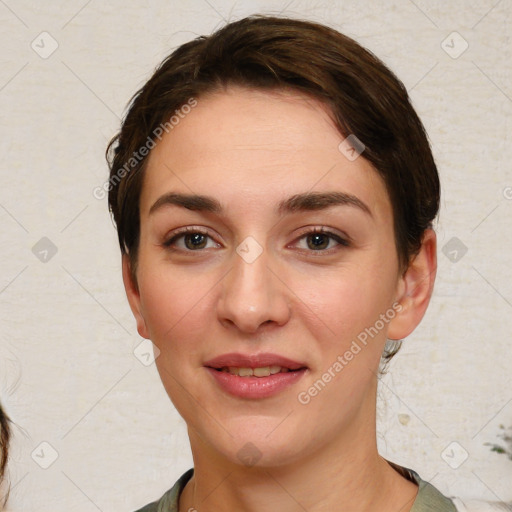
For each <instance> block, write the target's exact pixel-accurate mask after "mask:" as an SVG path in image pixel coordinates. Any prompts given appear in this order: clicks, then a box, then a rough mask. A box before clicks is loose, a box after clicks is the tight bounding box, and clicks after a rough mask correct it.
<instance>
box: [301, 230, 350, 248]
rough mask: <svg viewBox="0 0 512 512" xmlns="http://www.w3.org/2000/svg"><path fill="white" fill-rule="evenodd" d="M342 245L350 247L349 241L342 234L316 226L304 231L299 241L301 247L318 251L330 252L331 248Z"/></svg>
mask: <svg viewBox="0 0 512 512" xmlns="http://www.w3.org/2000/svg"><path fill="white" fill-rule="evenodd" d="M340 245H342V246H344V247H348V246H349V242H348V241H347V240H346V239H344V238H343V237H342V236H340V235H338V234H336V233H332V232H330V231H326V230H324V229H323V228H320V229H318V228H315V229H313V230H310V231H308V232H306V233H304V234H303V235H302V236H301V237H300V238H299V239H298V242H297V247H298V248H299V249H303V250H307V251H317V252H323V251H326V252H327V251H329V252H330V249H335V248H336V247H338V246H340Z"/></svg>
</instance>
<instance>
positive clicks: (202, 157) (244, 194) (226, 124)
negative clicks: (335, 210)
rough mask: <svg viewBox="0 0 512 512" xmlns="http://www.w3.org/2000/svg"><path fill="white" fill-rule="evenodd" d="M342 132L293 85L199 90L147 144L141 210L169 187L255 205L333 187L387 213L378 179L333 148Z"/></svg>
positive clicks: (362, 161)
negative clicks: (170, 124) (183, 111)
mask: <svg viewBox="0 0 512 512" xmlns="http://www.w3.org/2000/svg"><path fill="white" fill-rule="evenodd" d="M344 138H345V137H344V136H343V135H342V134H340V133H339V131H338V129H337V128H336V126H335V124H334V122H333V121H332V118H331V115H330V112H329V110H328V109H327V108H326V107H325V105H323V104H322V103H321V102H320V101H318V100H315V99H313V98H310V97H308V96H306V95H303V94H300V93H298V92H293V91H260V90H253V89H245V88H240V87H230V88H228V89H226V90H225V91H222V92H216V93H212V94H209V95H206V96H204V97H200V98H198V99H197V106H196V107H195V108H193V109H192V110H191V111H190V112H189V113H188V114H186V115H183V117H182V118H181V119H180V121H179V123H178V124H176V125H175V126H174V128H173V129H172V130H170V131H169V133H167V134H166V135H165V136H164V137H163V138H162V140H161V141H160V142H159V143H158V144H157V145H156V147H155V148H154V149H153V150H152V151H151V154H150V156H149V160H148V165H147V167H146V175H145V178H144V185H143V191H142V197H141V212H142V214H144V212H147V211H148V209H149V208H150V207H151V204H152V202H153V201H154V200H155V199H156V198H157V197H158V196H159V195H161V194H163V193H165V192H168V191H181V192H186V193H198V194H208V195H218V196H220V197H221V198H222V202H226V203H227V204H232V203H233V201H235V202H236V201H237V200H238V201H240V200H244V201H245V204H250V203H251V202H252V203H254V204H257V203H258V202H261V203H268V202H269V201H270V200H271V198H274V199H276V201H277V200H282V199H284V198H285V197H288V196H290V195H293V194H298V193H304V192H305V191H325V190H338V191H342V192H347V193H351V194H353V195H356V196H357V197H360V198H361V200H362V201H364V202H365V203H367V204H369V205H370V206H371V207H372V208H373V209H377V210H378V213H379V212H380V213H381V214H382V215H390V214H391V210H390V205H389V200H388V197H387V193H386V191H385V186H384V183H383V181H382V180H381V178H380V176H379V175H378V174H377V172H376V171H375V170H374V169H373V167H372V166H371V164H370V163H369V162H367V161H366V160H365V159H364V158H362V157H359V158H357V159H356V160H353V161H352V160H349V159H348V158H347V157H346V156H345V154H344V153H343V152H342V151H340V149H339V145H340V143H341V142H342V141H343V139H344Z"/></svg>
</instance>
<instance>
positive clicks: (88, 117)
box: [0, 0, 512, 512]
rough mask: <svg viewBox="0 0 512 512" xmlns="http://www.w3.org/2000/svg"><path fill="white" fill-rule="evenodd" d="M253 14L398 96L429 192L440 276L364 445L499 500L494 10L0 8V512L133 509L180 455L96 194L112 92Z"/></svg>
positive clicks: (493, 1) (193, 5)
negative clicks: (428, 172) (5, 475)
mask: <svg viewBox="0 0 512 512" xmlns="http://www.w3.org/2000/svg"><path fill="white" fill-rule="evenodd" d="M255 12H266V13H278V12H282V13H283V14H287V15H291V16H299V17H303V18H308V19H311V20H316V21H319V22H323V23H326V24H329V25H332V26H333V27H335V28H337V29H339V30H341V31H342V32H344V33H346V34H347V35H350V36H352V37H354V38H355V39H356V40H358V41H359V42H360V43H362V44H363V45H365V46H366V47H368V48H369V49H371V50H372V51H374V52H375V53H376V54H377V55H378V56H379V57H381V58H382V59H383V60H384V61H385V62H386V63H387V64H388V65H389V66H390V67H391V68H392V69H393V70H394V71H395V72H396V73H397V75H398V76H399V77H400V78H401V79H402V80H403V82H404V83H405V85H406V87H407V88H408V90H409V91H410V94H411V96H412V99H413V102H414V105H415V106H416V108H417V110H418V112H419V114H420V116H421V117H422V119H423V121H424V123H425V126H426V128H427V131H428V132H429V135H430V138H431V141H432V146H433V151H434V154H435V157H436V160H437V162H438V165H439V170H440V173H441V179H442V185H443V198H442V211H441V219H440V222H439V225H438V226H437V231H438V235H439V269H438V281H437V285H436V289H435V294H434V297H433V300H432V304H431V307H430V309H429V312H428V314H427V316H426V318H425V319H424V322H423V323H422V325H421V326H420V328H419V329H418V330H417V331H416V332H415V333H414V334H413V335H412V336H411V337H410V338H409V339H408V340H407V341H406V342H405V344H404V347H403V349H402V352H401V353H400V354H399V355H398V356H397V358H396V360H395V362H394V363H393V365H392V367H391V369H390V373H389V375H388V376H387V377H386V378H385V379H384V380H383V381H382V383H381V387H380V395H381V398H382V400H381V402H380V404H379V443H380V448H381V452H382V454H383V455H385V456H386V457H388V458H389V459H390V460H393V461H395V462H398V463H400V464H403V465H405V466H408V467H412V468H414V469H415V470H417V471H418V472H419V473H420V475H421V476H422V477H423V478H424V479H427V480H431V481H432V483H433V484H434V485H436V486H437V487H438V488H439V489H440V490H441V491H443V492H444V493H446V494H448V495H457V496H463V497H476V498H481V499H486V500H511V499H512V486H511V482H512V460H509V459H508V458H507V456H506V455H504V454H501V455H500V454H497V453H494V452H491V451H490V448H489V446H486V445H485V443H486V442H490V443H494V442H500V439H499V438H498V437H497V435H498V434H499V433H500V432H502V430H500V427H499V426H500V424H503V425H504V426H505V427H508V426H512V350H511V347H512V343H511V338H510V335H511V331H512V315H511V313H512V266H511V265H510V262H511V252H512V236H511V235H512V232H511V231H512V229H511V227H510V219H511V214H512V172H511V161H512V149H511V147H512V136H511V133H512V131H511V125H512V116H511V113H512V81H511V74H512V67H511V62H512V42H511V34H512V3H511V0H501V1H499V0H498V1H497V0H479V1H476V0H472V1H466V2H464V1H461V0H457V1H452V2H438V1H423V0H417V1H416V2H413V1H409V0H397V1H394V2H393V1H390V2H384V1H369V0H365V1H356V0H347V1H343V2H342V1H306V0H304V1H300V0H295V1H293V0H292V1H290V0H287V1H276V2H270V1H238V2H234V1H232V0H187V1H185V0H181V1H164V0H160V1H153V2H149V1H142V0H141V1H130V2H126V1H120V0H117V1H111V2H102V1H100V0H90V1H88V2H87V1H81V0H76V1H68V2H64V1H60V2H59V1H52V2H34V1H32V2H30V1H15V0H0V26H1V27H2V29H1V32H0V44H1V48H2V50H1V55H2V60H1V66H0V116H1V119H2V124H1V130H2V135H1V137H0V155H1V161H0V172H1V188H0V223H1V232H0V233H1V234H0V237H1V238H0V244H1V245H0V251H1V252H0V254H1V263H2V264H1V272H0V311H1V313H0V314H1V326H2V327H1V333H0V397H1V400H2V401H3V402H4V405H5V407H6V409H7V411H8V412H9V414H10V415H11V417H12V419H13V420H14V422H15V423H16V427H15V429H14V435H15V440H14V445H13V451H12V460H11V463H10V479H11V483H12V486H13V488H12V492H11V503H10V507H9V508H8V510H13V511H24V512H32V511H36V510H37V511H38V512H45V511H51V512H55V511H65V510H66V511H67V510H73V511H79V512H81V511H83V512H89V511H91V512H94V511H97V510H101V511H104V512H107V511H121V510H126V511H129V510H132V509H134V508H136V507H137V506H141V505H142V504H145V503H147V502H148V501H150V500H151V499H156V498H157V497H159V496H160V494H161V493H163V492H164V491H165V490H166V489H168V488H169V487H170V486H171V485H172V484H173V483H174V481H175V480H176V479H177V477H179V476H180V475H181V474H182V473H183V472H184V471H185V470H186V469H188V468H189V467H191V457H190V451H189V447H188V439H187V437H186V428H185V424H184V422H183V420H182V419H181V418H180V417H179V416H178V414H177V413H176V412H175V411H174V409H173V407H172V405H171V403H170V401H169V400H168V398H167V396H166V394H165V392H164V390H163V387H162V386H161V384H160V381H159V378H158V375H157V372H156V369H155V366H154V364H151V365H148V366H146V365H145V364H143V363H146V364H147V361H146V359H145V356H144V354H145V348H146V346H145V345H143V346H142V347H139V344H140V343H141V341H142V340H141V339H140V338H139V337H138V335H137V333H136V330H135V324H134V321H133V319H132V316H131V313H130V311H129V309H128V305H127V302H126V300H125V297H124V291H123V289H122V283H121V272H120V256H119V250H118V247H117V245H116V244H117V241H116V234H115V231H114V228H113V225H112V222H111V221H110V219H109V215H108V213H107V204H106V200H105V199H103V200H98V199H96V198H95V197H94V195H93V190H94V189H95V187H98V186H101V185H102V184H103V182H104V181H105V179H106V177H107V169H106V165H105V162H104V158H103V152H104V150H105V147H106V144H107V142H108V140H109V139H110V137H112V136H113V135H114V133H115V132H116V130H117V129H118V127H119V124H120V118H121V117H122V115H123V112H124V109H125V106H126V103H127V101H128V100H129V98H130V97H131V96H132V94H133V93H134V92H135V91H136V90H137V89H138V88H139V87H140V86H141V85H142V84H143V83H144V81H145V80H146V79H147V78H148V77H149V76H150V74H151V73H152V71H153V69H154V68H155V66H156V65H157V64H158V63H159V62H160V61H161V59H163V58H164V57H165V56H166V55H167V54H168V53H169V52H170V51H171V49H173V48H174V47H176V46H177V45H179V44H181V43H183V42H185V41H187V40H189V39H191V38H193V37H195V36H198V35H200V34H208V33H211V32H212V30H214V29H215V28H218V27H220V26H221V25H223V24H224V23H225V22H226V20H234V19H238V18H240V17H242V16H244V15H247V14H251V13H255ZM44 32H47V34H45V33H44ZM454 32H455V33H454ZM56 45H58V47H57V48H56V49H55V48H54V47H55V46H56ZM466 45H467V48H466ZM52 50H55V51H53V53H52ZM44 237H46V238H47V239H48V240H49V241H51V243H50V242H49V241H48V240H46V239H43V238H44ZM41 239H43V240H42V241H41ZM34 247H35V248H34ZM55 250H56V251H57V252H56V253H55V254H54V252H55ZM466 250H467V252H464V251H466ZM137 347H139V348H138V349H137ZM134 351H135V354H137V355H138V357H137V355H135V354H134ZM141 360H142V361H141ZM41 443H43V444H41ZM466 457H467V459H466ZM45 466H49V467H47V469H43V467H45Z"/></svg>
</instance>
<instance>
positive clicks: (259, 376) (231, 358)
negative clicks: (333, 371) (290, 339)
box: [204, 353, 309, 399]
mask: <svg viewBox="0 0 512 512" xmlns="http://www.w3.org/2000/svg"><path fill="white" fill-rule="evenodd" d="M204 366H205V368H206V369H207V370H208V372H209V373H210V375H211V376H212V377H213V379H214V381H215V382H216V383H217V384H218V385H219V387H220V389H221V390H223V391H224V392H226V393H228V394H229V395H231V396H235V397H238V398H246V399H257V398H268V397H270V396H273V395H276V394H278V393H280V392H281V391H283V390H284V389H286V388H288V387H289V386H292V385H293V384H295V383H296V382H297V381H298V380H299V379H300V378H301V377H303V376H304V375H305V374H306V372H307V371H308V369H309V368H308V367H307V365H305V364H304V363H300V362H298V361H293V360H292V359H289V358H287V357H283V356H280V355H277V354H268V353H266V354H257V355H244V354H235V353H233V354H224V355H222V356H218V357H216V358H214V359H212V360H210V361H207V362H206V363H205V365H204Z"/></svg>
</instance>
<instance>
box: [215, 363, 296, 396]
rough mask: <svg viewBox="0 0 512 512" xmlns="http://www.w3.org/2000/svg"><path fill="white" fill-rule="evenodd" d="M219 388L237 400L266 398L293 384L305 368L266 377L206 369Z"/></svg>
mask: <svg viewBox="0 0 512 512" xmlns="http://www.w3.org/2000/svg"><path fill="white" fill-rule="evenodd" d="M206 369H207V370H208V371H209V372H210V375H212V376H213V378H214V379H215V380H216V382H217V383H218V384H219V385H220V387H221V388H222V389H223V390H224V391H226V392H227V393H229V394H230V395H232V396H236V397H238V398H253V399H254V398H268V397H270V396H274V395H277V393H280V392H281V391H283V390H284V389H286V388H287V387H289V386H291V385H293V384H295V383H296V382H297V381H298V380H299V379H301V378H302V376H303V375H304V374H305V373H306V368H304V369H302V370H297V371H294V372H285V373H275V374H274V375H269V376H268V377H240V376H238V375H232V374H231V373H228V372H223V371H219V370H214V369H213V368H208V367H207V368H206Z"/></svg>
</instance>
